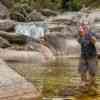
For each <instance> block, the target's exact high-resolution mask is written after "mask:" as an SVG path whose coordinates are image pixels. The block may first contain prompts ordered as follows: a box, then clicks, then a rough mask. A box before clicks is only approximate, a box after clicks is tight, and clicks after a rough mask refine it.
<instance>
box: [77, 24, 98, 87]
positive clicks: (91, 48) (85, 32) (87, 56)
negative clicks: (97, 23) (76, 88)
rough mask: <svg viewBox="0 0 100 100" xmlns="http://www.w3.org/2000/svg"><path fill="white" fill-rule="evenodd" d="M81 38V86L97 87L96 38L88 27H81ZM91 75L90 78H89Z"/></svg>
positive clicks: (84, 25) (83, 25) (82, 25)
mask: <svg viewBox="0 0 100 100" xmlns="http://www.w3.org/2000/svg"><path fill="white" fill-rule="evenodd" d="M79 35H80V37H79V39H78V41H79V43H80V45H81V58H80V64H79V73H80V75H81V84H80V85H81V86H83V87H84V86H86V85H87V84H88V85H89V86H95V76H96V70H97V68H96V67H97V66H96V65H97V59H96V47H95V43H96V36H95V33H93V32H91V31H90V29H89V27H88V25H86V24H84V23H82V24H81V25H80V34H79ZM88 75H89V76H88Z"/></svg>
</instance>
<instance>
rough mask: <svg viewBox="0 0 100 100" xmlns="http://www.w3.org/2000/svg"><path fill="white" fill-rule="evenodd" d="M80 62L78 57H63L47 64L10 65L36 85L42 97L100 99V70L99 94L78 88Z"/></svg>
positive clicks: (76, 99) (99, 75)
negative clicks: (83, 91) (84, 91)
mask: <svg viewBox="0 0 100 100" xmlns="http://www.w3.org/2000/svg"><path fill="white" fill-rule="evenodd" d="M78 63H79V60H78V59H63V60H57V62H53V63H49V64H48V65H46V66H43V65H34V64H24V63H14V62H13V63H11V64H10V63H9V65H10V66H11V68H13V69H14V70H16V71H17V72H18V73H19V74H21V75H22V76H24V77H25V78H26V79H27V80H29V81H31V82H33V84H35V85H36V87H37V88H38V89H39V90H40V91H41V92H42V97H41V98H42V99H45V100H100V91H99V89H100V88H99V86H100V72H98V73H97V77H96V81H97V83H98V84H99V85H98V88H97V94H95V93H94V92H92V91H89V92H88V93H81V92H80V91H79V90H77V86H78V85H79V82H80V77H79V74H78V71H77V66H78ZM99 67H100V63H98V68H99ZM53 98H55V99H53ZM58 98H59V99H58ZM64 98H67V99H64ZM68 98H69V99H68Z"/></svg>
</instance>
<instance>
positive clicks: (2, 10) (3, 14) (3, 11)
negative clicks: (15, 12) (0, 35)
mask: <svg viewBox="0 0 100 100" xmlns="http://www.w3.org/2000/svg"><path fill="white" fill-rule="evenodd" d="M6 18H9V11H8V9H7V8H6V7H5V6H4V5H3V4H2V3H1V2H0V19H6Z"/></svg>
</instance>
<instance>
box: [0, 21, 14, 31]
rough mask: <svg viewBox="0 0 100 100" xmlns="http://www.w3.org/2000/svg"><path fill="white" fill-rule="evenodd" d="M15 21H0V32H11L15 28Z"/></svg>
mask: <svg viewBox="0 0 100 100" xmlns="http://www.w3.org/2000/svg"><path fill="white" fill-rule="evenodd" d="M15 25H16V23H15V21H12V20H10V19H5V20H0V30H1V31H12V30H14V28H15Z"/></svg>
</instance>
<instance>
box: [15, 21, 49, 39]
mask: <svg viewBox="0 0 100 100" xmlns="http://www.w3.org/2000/svg"><path fill="white" fill-rule="evenodd" d="M15 31H16V33H17V34H19V35H20V34H23V35H25V36H28V37H32V38H34V39H39V38H40V37H43V36H44V35H45V34H46V33H47V31H48V26H47V24H46V23H45V22H29V23H24V22H18V23H17V24H16V27H15Z"/></svg>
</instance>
